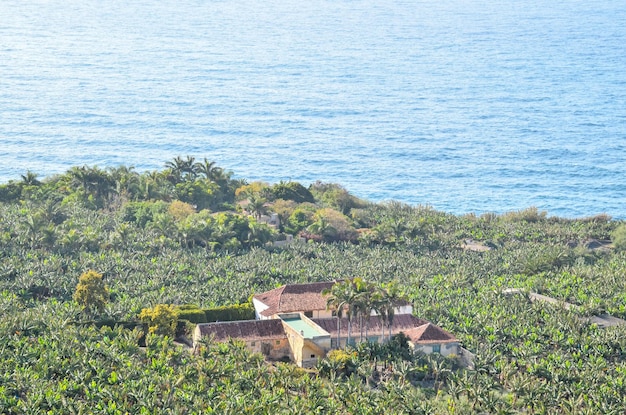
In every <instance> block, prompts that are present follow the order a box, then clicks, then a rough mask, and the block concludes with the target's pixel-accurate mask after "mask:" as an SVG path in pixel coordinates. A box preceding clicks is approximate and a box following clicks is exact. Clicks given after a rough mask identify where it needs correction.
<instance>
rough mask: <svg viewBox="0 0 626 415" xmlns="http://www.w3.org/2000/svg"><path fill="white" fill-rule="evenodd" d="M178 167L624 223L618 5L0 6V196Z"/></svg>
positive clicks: (454, 209)
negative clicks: (93, 172)
mask: <svg viewBox="0 0 626 415" xmlns="http://www.w3.org/2000/svg"><path fill="white" fill-rule="evenodd" d="M179 155H180V156H183V157H184V156H187V155H190V156H194V157H196V158H198V159H202V158H204V157H206V158H208V159H209V160H214V161H216V162H217V164H218V165H219V166H222V167H224V168H226V169H227V170H231V171H233V172H234V176H235V177H241V178H247V179H248V180H249V181H253V180H263V181H267V182H270V183H275V182H278V181H281V180H285V181H288V180H294V181H299V182H301V183H303V184H305V185H308V184H309V183H311V182H314V181H316V180H321V181H324V182H337V183H340V184H342V185H343V186H345V187H346V188H347V189H348V190H349V191H350V192H352V193H354V194H356V195H358V196H360V197H363V198H366V199H369V200H372V201H385V200H392V199H393V200H399V201H402V202H406V203H409V204H414V205H417V204H422V205H430V206H432V207H433V208H435V209H438V210H443V211H446V212H450V213H455V214H464V213H469V212H475V213H484V212H497V213H501V212H506V211H511V210H518V209H524V208H527V207H530V206H535V207H537V208H539V209H541V210H546V211H547V212H548V214H549V215H551V216H562V217H580V216H591V215H595V214H599V213H607V214H609V215H612V216H613V217H614V218H626V203H625V202H626V163H625V160H624V159H625V156H626V2H621V1H597V0H585V1H581V0H570V1H565V0H552V1H533V0H520V1H516V2H511V1H508V0H490V1H481V0H449V1H435V0H421V1H420V0H398V1H389V2H381V1H374V0H332V1H328V0H326V1H324V0H312V1H307V2H302V1H294V0H266V1H263V2H259V1H251V0H229V1H227V0H214V1H213V0H203V1H191V0H177V1H169V0H163V1H152V0H136V1H133V2H126V1H124V2H123V1H118V0H109V1H95V0H80V1H78V0H67V1H63V2H53V1H49V0H19V1H18V0H3V1H2V2H0V182H7V181H8V180H19V178H20V175H21V174H24V173H25V172H26V171H27V170H31V171H34V172H36V173H39V174H40V176H41V177H45V176H49V175H53V174H55V173H60V172H64V171H66V170H67V169H69V168H70V167H71V166H76V165H83V164H87V165H97V166H100V167H108V166H118V165H128V166H134V167H135V168H136V169H137V170H138V171H145V170H154V169H161V168H163V166H164V164H165V162H167V161H169V160H171V159H173V158H174V157H176V156H179Z"/></svg>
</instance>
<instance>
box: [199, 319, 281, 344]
mask: <svg viewBox="0 0 626 415" xmlns="http://www.w3.org/2000/svg"><path fill="white" fill-rule="evenodd" d="M197 327H198V328H199V329H200V334H201V336H202V337H204V336H213V337H214V339H215V340H216V341H224V340H228V339H229V338H233V339H242V340H262V339H275V338H281V337H285V330H284V328H283V323H282V322H281V321H280V320H279V319H271V320H244V321H225V322H218V323H205V324H198V326H197Z"/></svg>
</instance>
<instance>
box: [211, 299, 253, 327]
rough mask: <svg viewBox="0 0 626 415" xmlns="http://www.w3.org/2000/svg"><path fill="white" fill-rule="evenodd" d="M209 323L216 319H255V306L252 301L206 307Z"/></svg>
mask: <svg viewBox="0 0 626 415" xmlns="http://www.w3.org/2000/svg"><path fill="white" fill-rule="evenodd" d="M204 314H205V316H206V320H207V323H213V322H215V321H237V320H254V307H253V306H252V304H250V303H244V304H234V305H227V306H221V307H214V308H205V309H204Z"/></svg>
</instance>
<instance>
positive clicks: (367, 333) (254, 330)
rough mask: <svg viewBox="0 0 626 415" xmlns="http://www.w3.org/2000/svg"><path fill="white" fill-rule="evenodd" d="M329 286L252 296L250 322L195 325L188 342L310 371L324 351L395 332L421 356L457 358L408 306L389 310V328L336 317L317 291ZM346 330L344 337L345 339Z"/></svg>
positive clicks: (439, 332)
mask: <svg viewBox="0 0 626 415" xmlns="http://www.w3.org/2000/svg"><path fill="white" fill-rule="evenodd" d="M333 284H334V282H319V283H310V284H290V285H283V286H282V287H279V288H275V289H273V290H270V291H267V292H264V293H261V294H257V295H255V296H254V297H253V299H252V302H253V305H254V308H255V314H256V318H257V319H256V320H248V321H233V322H223V323H207V324H198V325H197V326H196V329H195V332H194V343H197V342H198V341H199V340H200V339H201V338H203V337H211V338H213V339H214V340H216V341H227V340H228V339H231V338H232V339H240V340H242V341H244V342H245V344H246V346H247V347H248V348H249V349H250V350H252V351H254V352H259V353H262V354H263V355H264V356H266V357H267V358H269V359H275V360H278V359H287V358H288V359H290V360H292V361H293V362H295V363H296V364H297V365H298V366H301V367H311V366H313V365H315V363H316V362H317V361H318V359H320V358H323V357H324V356H325V355H326V353H328V351H329V350H333V349H337V348H341V347H345V346H346V345H347V344H351V345H354V344H356V343H357V342H359V341H365V340H368V341H370V342H377V343H383V342H385V341H386V340H387V339H388V338H389V337H390V332H391V335H395V334H398V333H400V332H403V333H405V334H406V335H407V336H408V338H409V344H410V345H411V346H412V347H413V348H415V349H416V350H420V351H422V352H424V353H440V354H442V355H445V356H447V355H450V354H458V353H459V342H458V340H457V339H456V338H455V337H454V336H453V335H452V334H450V333H448V332H446V331H445V330H443V329H441V328H440V327H437V326H436V325H434V324H432V323H430V322H428V321H426V320H423V319H420V318H417V317H415V316H414V315H413V314H412V313H413V308H412V306H411V305H410V304H409V303H406V302H404V303H402V304H400V305H399V306H397V307H396V308H395V309H394V312H395V316H394V318H393V321H392V322H391V324H390V325H389V324H386V322H385V321H384V320H383V319H382V318H380V317H379V316H378V315H376V313H374V312H373V313H372V315H371V316H370V318H369V319H363V321H362V326H361V325H360V324H359V323H360V322H359V321H357V320H358V319H354V320H353V321H352V322H349V321H348V319H347V318H345V317H344V318H341V319H339V318H337V317H336V316H335V315H334V314H333V312H332V311H330V310H327V308H326V297H325V296H324V295H322V291H323V290H325V289H327V288H331V287H332V286H333ZM348 327H350V337H349V338H348Z"/></svg>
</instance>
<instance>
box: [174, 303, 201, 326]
mask: <svg viewBox="0 0 626 415" xmlns="http://www.w3.org/2000/svg"><path fill="white" fill-rule="evenodd" d="M183 307H185V308H183ZM193 307H195V308H193ZM176 314H177V315H178V319H179V320H187V321H189V322H191V323H195V324H199V323H206V322H207V320H206V315H205V313H204V310H202V309H201V308H198V306H195V305H192V307H188V306H181V307H176Z"/></svg>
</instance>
